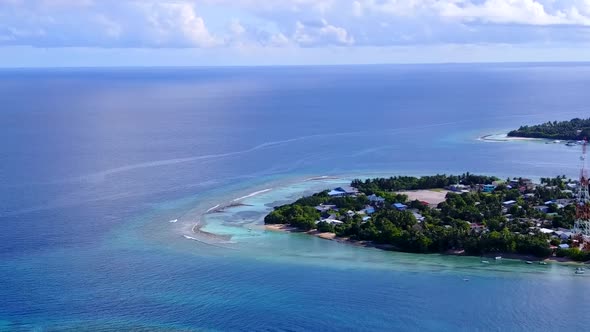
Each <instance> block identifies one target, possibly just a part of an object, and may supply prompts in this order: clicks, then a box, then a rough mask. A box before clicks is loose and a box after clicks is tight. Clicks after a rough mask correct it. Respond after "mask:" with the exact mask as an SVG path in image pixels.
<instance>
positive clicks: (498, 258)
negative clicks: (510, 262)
mask: <svg viewBox="0 0 590 332" xmlns="http://www.w3.org/2000/svg"><path fill="white" fill-rule="evenodd" d="M494 259H495V260H497V261H499V260H501V259H502V256H496V257H494Z"/></svg>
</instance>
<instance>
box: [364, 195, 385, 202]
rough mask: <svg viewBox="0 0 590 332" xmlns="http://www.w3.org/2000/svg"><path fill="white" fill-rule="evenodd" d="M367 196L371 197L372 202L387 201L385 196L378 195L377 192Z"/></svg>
mask: <svg viewBox="0 0 590 332" xmlns="http://www.w3.org/2000/svg"><path fill="white" fill-rule="evenodd" d="M367 198H368V199H369V202H371V203H375V204H383V203H385V198H383V197H380V196H377V195H375V194H373V195H369V196H367Z"/></svg>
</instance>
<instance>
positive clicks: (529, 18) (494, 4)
mask: <svg viewBox="0 0 590 332" xmlns="http://www.w3.org/2000/svg"><path fill="white" fill-rule="evenodd" d="M437 7H438V9H439V14H440V16H442V17H446V18H457V19H461V20H464V21H476V20H477V21H483V22H490V23H502V24H506V23H515V24H530V25H561V24H572V25H590V18H589V17H586V16H583V15H581V14H580V12H579V11H578V10H577V9H576V8H575V7H570V9H569V10H568V11H562V10H556V11H554V12H551V13H549V12H548V11H547V10H546V8H545V6H544V5H543V4H542V3H541V2H539V1H535V0H486V1H484V2H483V3H480V4H474V3H461V2H455V3H453V2H447V3H439V4H438V6H437Z"/></svg>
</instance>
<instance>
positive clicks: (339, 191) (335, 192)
mask: <svg viewBox="0 0 590 332" xmlns="http://www.w3.org/2000/svg"><path fill="white" fill-rule="evenodd" d="M357 194H358V190H357V189H356V188H353V187H350V186H346V187H338V188H334V189H332V190H331V191H330V192H328V196H331V197H344V196H356V195H357Z"/></svg>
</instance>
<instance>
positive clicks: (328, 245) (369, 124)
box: [0, 64, 590, 331]
mask: <svg viewBox="0 0 590 332" xmlns="http://www.w3.org/2000/svg"><path fill="white" fill-rule="evenodd" d="M588 86H590V64H477V65H476V64H471V65H450V64H449V65H404V66H381V65H380V66H334V67H329V66H326V67H268V68H240V67H236V68H230V67H228V68H113V69H94V68H80V69H3V70H0V128H1V130H0V142H1V146H2V148H1V149H0V331H127V330H131V331H356V330H362V331H557V330H575V331H582V330H586V329H587V323H586V321H585V320H584V319H583V317H585V316H586V315H587V314H588V313H590V304H588V303H589V302H588V301H587V299H588V298H590V287H588V285H589V282H590V279H589V277H590V276H579V275H578V276H576V275H574V274H573V267H571V266H567V265H563V264H557V263H554V264H549V265H546V266H543V265H526V264H524V263H523V262H520V261H510V260H502V261H500V262H497V263H496V262H494V263H492V264H489V265H485V266H483V265H482V264H481V263H480V259H479V258H477V257H471V258H470V257H449V256H440V255H412V254H403V253H395V252H385V251H380V250H377V249H371V248H360V247H355V246H351V245H347V244H341V243H338V242H334V241H326V240H322V239H319V238H315V237H310V236H306V235H302V234H288V233H282V232H271V231H267V230H265V228H264V226H263V225H262V223H263V221H262V219H263V217H264V215H265V214H266V213H267V212H268V211H270V209H271V208H272V206H274V205H277V204H281V203H285V202H289V201H292V200H294V199H296V198H298V197H300V196H302V195H304V194H306V193H311V192H314V191H318V190H323V189H327V188H331V187H334V186H337V185H341V184H343V183H347V182H348V181H350V180H351V179H353V178H356V177H371V176H390V175H397V174H409V175H426V174H434V173H446V174H450V173H457V174H459V173H463V172H471V173H480V174H490V175H497V176H500V177H508V176H511V177H512V176H523V177H531V178H533V179H536V178H539V177H548V176H556V175H562V174H564V175H566V176H569V177H576V176H577V175H578V172H579V166H580V162H579V155H580V153H581V150H580V148H579V147H567V146H565V145H563V144H545V142H542V141H505V140H503V139H501V137H502V134H505V133H506V132H508V131H509V130H511V129H515V128H518V127H519V126H520V125H523V124H535V123H540V122H545V121H553V120H569V119H571V118H574V117H588V106H589V105H590V94H588ZM487 135H493V136H492V137H496V138H497V137H500V139H494V140H488V139H482V138H481V137H483V136H487ZM224 206H226V208H223V209H220V207H224ZM207 211H209V212H210V213H207ZM212 211H213V212H215V213H211V212H212ZM195 226H197V227H196V228H195ZM195 229H199V230H200V231H199V232H195ZM198 233H200V234H198ZM203 234H206V235H207V236H203ZM210 234H214V235H215V236H216V237H215V238H216V239H217V238H223V239H224V240H223V241H214V240H212V239H211V238H210V236H209V235H210ZM466 280H469V281H466Z"/></svg>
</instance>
